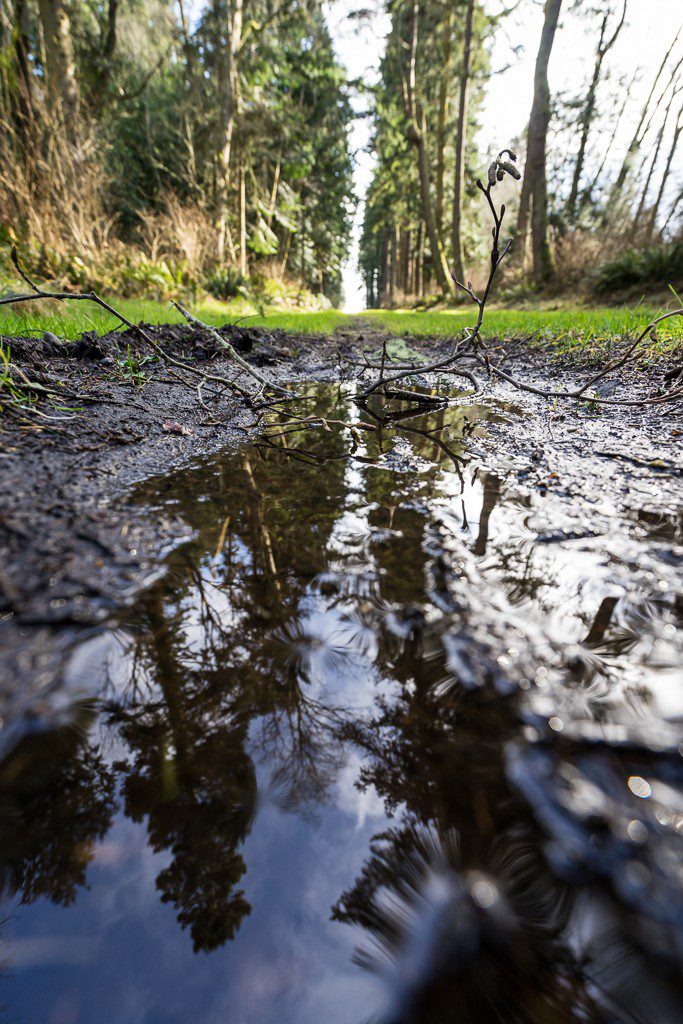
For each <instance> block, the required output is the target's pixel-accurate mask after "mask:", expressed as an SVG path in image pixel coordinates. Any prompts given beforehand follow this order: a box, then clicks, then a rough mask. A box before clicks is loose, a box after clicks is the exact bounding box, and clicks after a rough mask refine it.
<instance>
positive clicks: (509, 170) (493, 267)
mask: <svg viewBox="0 0 683 1024" xmlns="http://www.w3.org/2000/svg"><path fill="white" fill-rule="evenodd" d="M506 156H508V157H509V158H510V159H509V160H507V159H504V158H505V157H506ZM516 161H517V157H516V156H515V154H514V153H513V152H511V150H509V149H503V150H501V152H500V153H499V154H498V156H497V157H496V159H495V160H494V161H493V162H492V163H491V165H490V166H489V169H488V175H487V184H486V185H484V184H483V182H482V181H481V179H477V188H478V189H479V191H480V192H481V193H482V194H483V195H484V197H485V199H486V202H487V204H488V207H489V210H490V212H491V217H492V219H493V228H492V230H491V235H492V239H493V241H492V245H491V253H490V265H489V274H488V279H487V281H486V286H485V288H484V291H483V292H482V294H481V295H477V293H476V292H475V291H474V289H473V287H472V282H471V281H468V282H467V283H466V284H465V283H464V282H462V281H458V280H457V278H456V277H455V276H454V277H453V280H454V281H455V283H456V285H457V286H458V288H460V289H461V290H462V291H464V292H465V294H466V295H468V296H469V298H470V299H471V300H472V302H474V303H475V305H476V306H477V310H478V312H477V319H476V322H475V324H474V325H473V326H472V327H465V328H464V330H463V333H462V337H461V338H460V340H458V341H455V342H454V347H453V351H452V353H451V354H450V355H449V356H447V357H446V358H444V359H439V360H436V361H435V362H432V363H427V364H425V365H423V366H413V367H405V368H403V367H402V368H401V369H400V370H398V371H397V372H394V373H392V374H390V375H388V376H385V372H384V371H385V360H386V348H384V349H383V351H382V361H381V363H380V366H379V370H380V374H379V378H378V379H377V380H376V381H375V382H374V383H373V384H371V385H370V386H369V387H367V388H366V389H365V390H364V391H363V392H362V394H361V396H360V401H361V402H362V401H364V400H365V399H367V398H369V397H370V395H372V394H375V393H376V392H379V391H380V390H381V391H383V392H384V394H385V395H387V385H389V384H392V383H395V382H396V381H399V380H405V379H407V378H408V377H414V376H418V375H420V376H426V375H427V374H430V373H436V372H438V371H442V372H444V371H445V372H448V373H453V374H457V375H459V376H463V377H466V378H467V379H469V380H470V381H471V383H472V385H473V386H474V388H475V390H476V389H477V382H476V378H475V377H474V376H473V374H472V373H470V372H469V371H467V370H463V369H456V368H455V367H454V365H453V364H454V363H456V362H458V361H459V360H461V359H463V358H465V357H470V358H473V359H475V361H476V362H477V363H478V364H479V365H481V366H483V367H484V368H485V369H486V371H487V373H488V375H489V377H492V376H495V377H498V378H500V379H501V380H505V381H507V382H508V383H509V384H512V386H513V387H515V388H517V389H518V390H520V391H527V392H529V393H531V394H534V395H539V396H541V397H542V398H552V399H553V400H557V399H566V400H574V401H581V400H583V401H586V402H591V403H596V404H600V405H616V406H645V405H661V404H663V403H666V402H674V401H677V400H678V399H680V398H682V397H683V385H680V378H681V375H682V374H683V367H681V366H680V365H678V366H676V367H674V369H673V370H672V371H670V372H669V373H667V374H666V376H665V380H667V381H670V380H673V381H674V384H673V386H672V387H671V388H670V389H669V390H668V391H665V392H664V393H663V394H661V395H654V396H650V397H646V398H635V399H633V398H629V399H623V398H605V397H603V396H601V395H597V394H595V393H594V392H592V391H591V389H594V387H595V385H596V384H598V383H599V381H601V380H604V379H605V377H607V376H608V374H611V373H615V372H616V371H618V370H620V369H622V368H623V367H624V366H626V365H627V363H629V362H632V361H633V360H634V359H635V358H637V355H638V352H639V349H640V347H641V345H642V343H643V341H644V340H645V339H646V338H652V339H654V331H655V328H656V327H657V325H658V324H660V323H662V322H663V321H665V320H669V319H671V318H672V317H677V316H683V308H681V309H674V310H671V311H670V312H668V313H662V314H661V316H658V317H656V318H655V319H654V320H652V321H651V322H650V323H649V324H648V325H647V327H645V328H644V329H643V330H642V331H641V332H640V334H639V335H638V337H637V338H636V339H635V341H634V342H633V343H632V344H631V345H629V346H628V348H627V350H626V352H624V354H623V355H621V356H619V357H617V358H616V359H614V360H612V361H611V362H608V363H607V365H606V366H604V367H603V368H602V369H601V370H600V371H599V372H598V373H596V374H594V375H593V376H592V377H590V378H589V379H588V380H587V381H585V382H584V383H583V384H580V385H579V386H578V387H576V388H573V389H571V390H555V391H551V390H549V389H548V388H541V387H537V386H536V385H534V384H528V383H526V382H525V381H522V380H519V379H518V378H516V377H514V376H513V375H512V374H510V373H507V372H506V371H505V370H503V369H502V366H503V363H504V362H505V360H506V358H507V355H504V356H503V358H502V359H501V361H500V362H499V363H495V362H493V361H492V359H491V356H490V354H489V352H488V351H487V348H486V345H485V343H484V340H483V338H482V334H481V331H482V326H483V322H484V315H485V312H486V304H487V302H488V300H489V298H490V295H491V290H492V288H493V284H494V280H495V277H496V273H497V271H498V268H499V267H500V265H501V263H502V262H503V260H504V259H505V257H506V256H507V254H508V253H509V252H510V249H511V246H512V239H509V240H508V241H507V242H506V243H505V245H504V246H503V248H502V249H501V247H500V233H501V229H502V226H503V221H504V219H505V204H504V203H503V204H502V205H501V207H500V210H498V209H496V205H495V203H494V201H493V197H492V192H493V189H494V188H495V187H496V185H497V184H498V182H500V181H502V180H503V178H504V177H505V175H506V174H509V175H511V176H512V177H513V178H515V179H516V180H519V178H520V173H519V171H518V170H517V168H516V167H515V163H516ZM481 350H483V355H481ZM377 368H378V367H377V366H376V364H374V365H373V364H371V363H369V362H368V361H367V360H366V363H365V366H364V367H363V369H364V370H365V369H377ZM589 392H591V393H589Z"/></svg>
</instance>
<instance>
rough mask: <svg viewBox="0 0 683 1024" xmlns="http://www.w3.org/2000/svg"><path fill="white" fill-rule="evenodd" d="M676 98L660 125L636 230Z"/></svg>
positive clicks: (667, 109)
mask: <svg viewBox="0 0 683 1024" xmlns="http://www.w3.org/2000/svg"><path fill="white" fill-rule="evenodd" d="M675 97H676V93H673V94H672V96H671V98H670V100H669V102H668V104H667V107H666V110H665V111H664V119H663V121H662V123H661V125H660V128H659V131H658V133H657V141H656V143H655V148H654V149H653V151H652V157H651V159H650V169H649V171H648V172H647V176H646V178H645V184H644V185H643V189H642V191H641V193H640V201H639V203H638V209H637V210H636V215H635V217H634V218H633V226H634V228H636V229H637V228H638V227H639V226H640V222H641V218H642V215H643V211H644V210H645V205H646V203H647V194H648V192H649V191H650V183H651V181H652V177H653V175H654V173H655V167H656V166H657V160H658V159H659V151H660V149H661V148H662V142H663V141H664V135H665V133H666V127H667V124H668V123H669V115H670V113H671V107H672V105H673V101H674V99H675Z"/></svg>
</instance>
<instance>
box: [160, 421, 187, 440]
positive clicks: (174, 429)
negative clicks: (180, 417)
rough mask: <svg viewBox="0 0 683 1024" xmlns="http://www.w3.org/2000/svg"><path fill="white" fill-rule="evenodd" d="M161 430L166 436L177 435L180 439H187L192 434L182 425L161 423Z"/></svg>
mask: <svg viewBox="0 0 683 1024" xmlns="http://www.w3.org/2000/svg"><path fill="white" fill-rule="evenodd" d="M161 429H162V430H165V431H166V433H167V434H178V435H179V436H180V437H188V436H189V435H190V434H192V433H194V431H192V430H190V428H189V427H186V426H185V425H184V424H182V423H162V424H161Z"/></svg>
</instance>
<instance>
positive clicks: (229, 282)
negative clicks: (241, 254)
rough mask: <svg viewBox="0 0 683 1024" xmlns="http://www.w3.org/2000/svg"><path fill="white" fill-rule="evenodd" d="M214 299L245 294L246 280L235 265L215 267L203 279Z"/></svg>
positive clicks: (231, 297) (230, 297)
mask: <svg viewBox="0 0 683 1024" xmlns="http://www.w3.org/2000/svg"><path fill="white" fill-rule="evenodd" d="M203 284H204V287H205V288H206V290H207V292H208V293H209V295H213V297H214V298H215V299H235V298H237V297H238V296H244V297H246V295H247V280H246V278H245V277H244V275H243V274H241V273H240V271H239V270H238V269H237V267H216V269H215V270H213V271H212V272H211V273H210V274H209V275H208V276H207V277H206V278H204V281H203Z"/></svg>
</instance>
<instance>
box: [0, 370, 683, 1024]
mask: <svg viewBox="0 0 683 1024" xmlns="http://www.w3.org/2000/svg"><path fill="white" fill-rule="evenodd" d="M311 397H314V398H315V401H314V403H313V404H311V406H310V409H311V412H315V414H316V415H318V416H321V417H325V418H326V419H327V420H330V421H332V420H341V421H344V422H345V423H346V424H347V426H346V427H340V426H338V425H336V424H333V423H329V424H327V426H328V428H329V429H316V430H303V429H301V430H297V431H296V432H293V433H286V434H283V433H282V432H281V430H280V429H279V428H278V427H277V425H276V421H277V418H276V417H273V425H272V426H271V427H270V428H269V433H270V435H271V437H270V440H269V441H267V442H262V443H260V444H259V445H256V446H254V445H252V446H248V447H246V448H245V449H244V451H243V452H242V453H240V454H238V455H235V456H226V457H223V458H218V459H214V460H212V461H209V462H207V463H206V464H205V465H203V466H202V467H201V468H198V469H194V470H191V471H185V472H183V473H180V474H176V475H173V476H169V477H166V478H163V479H161V480H157V481H154V482H153V484H152V485H150V486H148V487H146V488H145V489H144V490H143V491H141V493H140V495H139V498H140V500H141V501H144V502H145V503H146V504H150V503H152V504H155V505H156V506H157V507H158V508H159V510H160V511H161V510H163V512H164V513H165V514H167V515H174V514H177V515H178V516H181V517H182V518H183V519H184V520H185V521H186V522H188V523H189V524H190V525H191V526H192V527H193V529H194V530H195V531H196V537H195V539H194V540H193V541H192V542H191V543H190V544H188V545H186V546H184V547H183V548H182V549H180V550H178V551H177V552H175V553H174V554H173V555H172V556H171V558H170V561H169V569H168V573H167V575H166V577H165V578H164V580H163V581H162V582H161V583H160V584H158V585H156V586H155V587H154V588H153V589H152V590H150V591H149V592H148V593H146V594H145V595H144V596H143V597H142V598H141V599H140V601H139V603H138V606H137V607H136V609H135V610H134V612H133V613H132V614H131V615H130V616H129V617H128V618H127V620H126V621H125V622H123V623H121V626H120V628H119V629H118V630H116V631H112V632H111V633H110V634H108V635H106V636H105V637H104V638H100V639H99V640H97V641H93V642H91V643H89V644H88V645H86V646H85V647H84V648H83V649H82V650H81V651H80V652H79V655H78V657H77V659H75V662H74V665H73V669H72V676H73V679H72V683H73V685H74V686H76V685H77V686H78V687H80V689H81V690H82V692H83V694H84V699H83V701H82V702H81V703H80V704H79V706H78V708H77V709H76V712H75V722H74V723H72V724H70V725H69V726H66V727H64V728H63V729H62V730H61V731H58V732H56V733H55V734H54V735H52V736H50V737H45V736H40V737H38V736H36V737H34V738H33V739H32V738H31V737H30V736H29V737H27V739H26V741H25V742H24V743H23V745H21V746H20V747H19V748H18V749H17V750H16V752H15V753H14V755H13V757H12V758H10V759H9V760H8V761H6V762H5V763H4V764H3V765H2V766H1V768H0V850H1V862H0V865H1V866H0V869H1V870H2V873H3V879H4V891H5V900H4V906H3V912H2V922H1V923H0V1005H1V1006H2V1007H3V1010H2V1011H0V1019H1V1020H5V1019H6V1020H8V1021H12V1022H19V1024H29V1022H31V1024H34V1022H41V1024H42V1022H46V1024H91V1022H94V1021H97V1022H111V1024H119V1022H120V1024H176V1022H177V1024H187V1022H188V1021H192V1022H193V1024H194V1022H196V1024H214V1022H215V1024H218V1022H220V1024H225V1022H226V1021H230V1022H231V1024H270V1022H272V1021H274V1020H278V1021H279V1022H281V1024H289V1022H291V1024H294V1022H296V1024H320V1021H322V1020H324V1021H326V1022H327V1024H361V1022H364V1021H368V1020H374V1021H383V1022H386V1024H399V1022H405V1024H408V1022H416V1024H418V1022H419V1024H428V1022H429V1024H432V1022H444V1024H445V1022H450V1021H453V1020H457V1021H462V1022H466V1021H472V1022H478V1024H484V1022H490V1021H502V1022H507V1021H509V1022H526V1021H528V1022H534V1024H536V1022H537V1024H546V1022H560V1021H562V1022H576V1024H579V1022H585V1021H605V1022H607V1021H610V1022H613V1021H652V1022H657V1024H664V1022H669V1021H670V1022H674V1021H676V1020H679V1019H680V1016H679V1013H680V1011H679V1003H678V1000H679V997H680V991H679V990H678V989H677V983H676V979H677V977H678V974H677V972H678V970H679V969H680V964H681V961H682V960H683V881H682V871H683V869H682V867H681V859H680V833H681V831H682V830H683V791H682V787H681V783H682V781H683V780H682V778H681V774H682V773H681V763H680V752H679V751H680V742H681V733H680V727H679V723H680V719H681V711H682V707H681V705H682V703H683V701H682V693H681V677H680V651H681V648H680V640H679V636H680V634H679V633H677V631H676V625H677V621H676V614H677V606H676V575H675V573H676V564H677V560H678V559H677V556H676V552H675V551H674V550H673V549H670V548H668V547H667V548H665V549H662V547H661V545H662V544H666V543H668V542H669V541H670V540H671V536H672V535H671V524H672V523H673V522H674V521H675V520H674V519H672V518H671V516H669V515H668V513H667V514H666V515H662V516H660V517H657V516H655V518H654V519H653V518H652V517H651V516H650V514H649V513H648V514H646V515H644V516H643V517H641V518H639V517H637V516H634V518H633V520H632V521H624V522H619V523H617V524H613V525H612V527H611V528H609V529H607V528H605V526H604V521H603V520H601V519H600V517H599V516H598V517H592V518H588V515H587V513H586V511H585V509H584V508H583V507H578V511H577V514H576V515H575V516H574V515H570V514H569V513H568V512H567V511H566V509H565V508H563V507H562V506H561V505H560V503H559V501H555V500H554V499H553V497H552V495H548V496H546V497H542V496H541V495H539V494H529V493H527V492H525V491H524V490H523V489H521V488H520V485H519V484H518V482H517V478H516V476H515V475H514V474H507V475H506V474H504V473H503V472H502V471H498V472H492V471H485V470H484V469H482V467H481V466H480V465H478V464H477V462H476V461H475V460H473V459H472V458H471V456H470V455H468V441H469V438H471V437H472V436H475V437H476V436H477V435H478V434H480V433H481V432H482V431H483V430H485V429H486V422H487V420H488V419H490V418H492V417H497V418H498V417H502V418H504V419H506V420H508V421H509V423H510V429H511V430H514V423H515V416H516V412H515V410H514V409H502V410H501V409H493V408H487V407H485V406H474V405H462V406H451V407H449V408H447V409H444V408H441V409H438V410H435V411H432V412H431V413H429V414H425V415H421V416H411V417H410V418H405V419H402V418H398V417H399V416H401V415H402V414H403V413H405V411H406V410H405V406H404V405H401V404H400V403H397V402H394V403H392V405H391V408H390V409H389V408H385V409H382V407H381V406H380V405H379V404H377V405H375V406H374V407H373V408H371V409H370V410H368V411H366V410H362V409H359V408H358V407H356V406H355V405H354V403H353V402H352V401H351V396H350V394H349V392H348V391H345V390H344V389H343V388H342V389H340V388H337V387H331V386H325V387H322V386H321V387H318V388H316V389H312V390H311ZM388 413H391V415H392V417H393V418H392V419H387V418H386V416H387V414H388ZM380 415H381V416H382V417H384V421H383V422H380V420H379V419H378V418H377V417H378V416H380ZM362 424H372V426H373V427H375V428H376V429H374V430H368V429H365V428H364V427H363V426H362ZM425 431H426V432H431V433H425ZM278 434H280V435H281V436H276V435H278ZM602 497H603V498H605V500H607V497H608V496H602ZM579 506H580V503H579ZM601 524H602V525H601ZM653 545H654V546H653ZM677 550H678V549H677ZM662 551H664V552H665V554H666V556H667V557H662ZM679 553H680V552H679ZM678 610H679V611H680V604H679V606H678Z"/></svg>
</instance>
